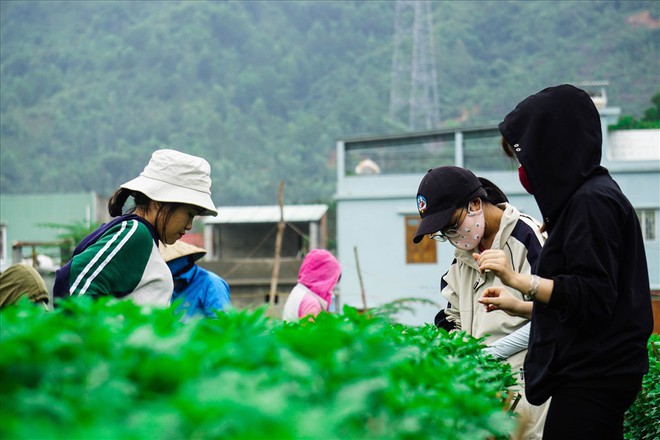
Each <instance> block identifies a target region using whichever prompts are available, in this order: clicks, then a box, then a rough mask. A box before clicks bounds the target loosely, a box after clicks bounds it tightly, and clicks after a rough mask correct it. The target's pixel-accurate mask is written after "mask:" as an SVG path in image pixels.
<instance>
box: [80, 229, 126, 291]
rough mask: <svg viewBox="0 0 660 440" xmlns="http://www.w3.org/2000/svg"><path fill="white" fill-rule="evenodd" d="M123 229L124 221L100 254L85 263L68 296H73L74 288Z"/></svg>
mask: <svg viewBox="0 0 660 440" xmlns="http://www.w3.org/2000/svg"><path fill="white" fill-rule="evenodd" d="M124 229H126V222H125V221H124V222H121V229H119V232H117V233H116V234H115V235H113V236H112V238H111V239H110V241H108V242H107V243H106V244H105V246H103V249H101V251H100V252H98V253H97V254H96V255H94V258H92V259H91V261H90V262H89V263H87V266H85V268H84V269H83V270H82V271H81V272H80V274H79V275H78V277H77V278H76V281H75V282H74V283H73V284H72V285H71V288H70V289H69V295H73V292H75V290H76V288H77V287H78V284H80V283H81V282H82V280H83V278H84V277H85V275H87V272H89V271H90V270H91V269H92V267H94V264H96V262H97V261H98V260H99V258H101V256H102V255H103V253H104V252H105V251H106V250H107V249H108V248H109V247H110V246H111V245H112V243H113V242H114V241H115V240H116V239H117V237H118V236H119V235H121V233H122V232H123V231H124Z"/></svg>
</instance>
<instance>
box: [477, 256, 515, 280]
mask: <svg viewBox="0 0 660 440" xmlns="http://www.w3.org/2000/svg"><path fill="white" fill-rule="evenodd" d="M472 258H474V259H475V260H476V262H477V264H478V265H479V270H480V271H482V272H485V271H487V270H488V271H491V272H494V273H495V275H497V277H498V278H499V279H500V280H502V282H503V283H504V284H506V285H507V286H511V283H512V282H513V280H514V277H515V276H516V272H514V271H513V268H512V267H511V262H510V261H509V259H508V258H507V256H506V254H505V253H504V251H503V250H499V249H487V250H485V251H483V252H482V253H480V254H477V253H474V254H472Z"/></svg>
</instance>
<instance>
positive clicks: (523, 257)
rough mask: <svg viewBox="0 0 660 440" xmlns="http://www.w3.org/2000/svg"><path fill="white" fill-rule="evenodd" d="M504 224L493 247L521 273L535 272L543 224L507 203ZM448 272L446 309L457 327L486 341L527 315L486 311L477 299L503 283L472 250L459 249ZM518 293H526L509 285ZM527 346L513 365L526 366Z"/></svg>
mask: <svg viewBox="0 0 660 440" xmlns="http://www.w3.org/2000/svg"><path fill="white" fill-rule="evenodd" d="M499 207H500V208H503V209H504V213H503V215H502V220H501V222H500V228H499V231H498V232H497V234H496V235H495V239H494V240H493V245H492V247H491V249H501V250H503V251H504V253H505V254H506V255H507V256H508V257H509V259H510V261H511V265H512V267H513V270H515V271H516V272H520V273H525V274H528V273H535V270H532V268H534V269H535V268H536V261H537V259H538V256H539V253H540V252H541V247H542V246H543V243H544V242H545V237H544V235H543V234H541V232H540V226H541V224H540V223H539V222H538V221H537V220H535V219H533V218H532V217H530V216H528V215H525V214H521V213H520V211H518V209H516V208H515V207H514V206H512V205H510V204H508V203H504V204H501V205H499ZM454 257H455V260H454V261H453V262H452V264H451V266H450V267H449V270H448V271H447V273H446V274H445V275H444V276H443V277H442V281H441V291H442V295H443V296H444V297H445V298H446V299H447V301H448V302H449V304H451V306H450V307H448V308H447V309H446V310H445V313H446V314H447V320H448V321H450V322H454V323H455V324H456V330H465V331H466V332H467V333H468V334H470V335H472V336H474V337H476V338H481V337H485V338H486V339H485V342H486V344H491V343H493V342H494V341H496V340H498V339H500V338H502V337H504V336H506V335H508V334H510V333H513V332H514V331H516V330H517V329H519V328H521V327H522V326H524V325H525V324H526V323H527V322H529V321H528V320H527V319H524V318H520V317H514V316H509V315H507V314H506V313H504V312H502V311H495V312H490V313H486V309H485V307H484V306H483V304H480V303H478V302H477V299H478V298H479V297H480V296H481V294H482V293H483V291H484V290H485V289H486V288H488V287H491V286H501V285H503V284H502V282H501V281H500V279H499V278H497V277H496V276H495V275H494V274H493V273H492V272H486V273H483V274H482V273H481V272H480V271H479V268H478V266H477V263H476V261H475V260H474V258H472V252H468V251H464V250H459V249H457V250H456V252H455V253H454ZM508 289H509V290H510V291H511V293H513V294H514V295H515V296H516V297H518V298H520V299H523V296H522V293H521V292H518V291H517V290H514V289H511V288H508ZM526 353H527V350H523V351H520V352H519V353H516V354H514V355H512V356H510V357H509V358H508V359H507V362H508V363H509V364H510V365H511V369H512V371H514V372H517V371H519V370H521V369H522V365H523V361H524V358H525V354H526Z"/></svg>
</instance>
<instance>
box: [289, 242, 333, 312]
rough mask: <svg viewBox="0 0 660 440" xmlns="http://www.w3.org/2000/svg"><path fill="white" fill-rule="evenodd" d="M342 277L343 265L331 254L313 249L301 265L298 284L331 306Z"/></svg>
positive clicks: (323, 250)
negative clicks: (333, 292)
mask: <svg viewBox="0 0 660 440" xmlns="http://www.w3.org/2000/svg"><path fill="white" fill-rule="evenodd" d="M340 275H341V265H340V264H339V261H337V259H336V258H335V257H334V256H333V255H332V254H331V253H330V252H328V251H326V250H325V249H312V250H311V251H309V253H308V254H307V255H306V256H305V259H303V262H302V264H301V265H300V270H299V271H298V282H299V283H300V284H302V285H303V286H305V287H307V288H308V289H309V290H311V291H312V292H314V293H316V294H317V295H318V296H320V297H321V298H323V299H324V300H325V301H327V302H328V306H329V305H330V303H331V302H332V290H333V289H334V288H335V285H336V284H337V281H339V276H340Z"/></svg>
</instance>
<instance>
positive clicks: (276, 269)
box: [268, 180, 285, 309]
mask: <svg viewBox="0 0 660 440" xmlns="http://www.w3.org/2000/svg"><path fill="white" fill-rule="evenodd" d="M278 202H279V205H280V221H279V223H278V224H277V237H276V238H275V261H274V262H273V274H272V276H271V278H270V295H269V296H268V304H269V306H268V307H269V309H272V308H273V306H274V305H275V294H276V293H277V281H278V279H279V277H280V253H281V252H282V236H283V235H284V227H285V223H284V181H283V180H280V191H279V196H278Z"/></svg>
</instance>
